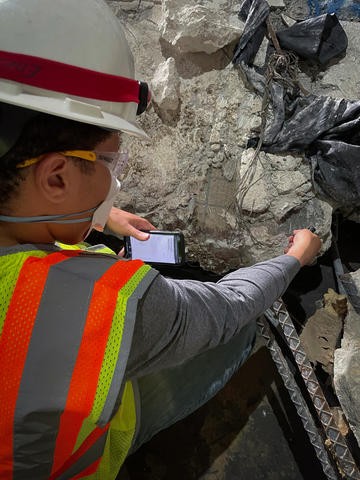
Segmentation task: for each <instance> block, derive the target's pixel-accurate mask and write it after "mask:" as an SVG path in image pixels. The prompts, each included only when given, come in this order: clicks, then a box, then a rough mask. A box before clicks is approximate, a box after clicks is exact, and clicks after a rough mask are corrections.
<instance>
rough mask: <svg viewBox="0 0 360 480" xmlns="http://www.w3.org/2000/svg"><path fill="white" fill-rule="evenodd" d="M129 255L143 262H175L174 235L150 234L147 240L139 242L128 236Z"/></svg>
mask: <svg viewBox="0 0 360 480" xmlns="http://www.w3.org/2000/svg"><path fill="white" fill-rule="evenodd" d="M130 244H131V257H132V258H133V259H136V258H139V259H140V260H143V261H144V262H154V263H177V256H176V249H175V239H174V235H152V234H150V238H149V240H146V241H145V242H140V241H139V240H136V239H135V238H133V237H131V238H130Z"/></svg>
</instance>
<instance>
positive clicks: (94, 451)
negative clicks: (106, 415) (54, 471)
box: [56, 430, 109, 480]
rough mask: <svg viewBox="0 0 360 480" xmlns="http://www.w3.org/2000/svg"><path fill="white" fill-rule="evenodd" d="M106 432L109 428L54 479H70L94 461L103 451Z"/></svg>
mask: <svg viewBox="0 0 360 480" xmlns="http://www.w3.org/2000/svg"><path fill="white" fill-rule="evenodd" d="M108 432H109V430H107V431H106V432H105V433H104V434H103V435H102V436H101V437H100V438H99V439H98V440H97V441H96V442H95V443H94V444H93V445H92V446H91V447H90V448H89V449H88V450H86V452H85V453H84V455H83V456H82V457H80V458H79V460H78V461H77V462H75V463H74V464H73V465H71V467H70V468H68V469H67V470H66V472H64V473H63V474H62V475H60V476H59V477H57V479H56V480H70V479H71V478H73V477H74V476H75V475H77V474H78V473H80V472H82V471H83V470H85V468H87V467H89V466H90V465H92V464H93V463H94V462H96V460H98V459H99V458H100V457H101V456H102V454H103V452H104V448H105V443H106V439H107V435H108Z"/></svg>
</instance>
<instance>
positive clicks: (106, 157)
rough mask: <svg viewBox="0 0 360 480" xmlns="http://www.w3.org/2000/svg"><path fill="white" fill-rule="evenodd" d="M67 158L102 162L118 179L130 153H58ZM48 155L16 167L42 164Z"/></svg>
mask: <svg viewBox="0 0 360 480" xmlns="http://www.w3.org/2000/svg"><path fill="white" fill-rule="evenodd" d="M58 153H60V154H61V155H64V156H65V157H75V158H81V159H83V160H88V161H89V162H96V161H99V162H102V163H104V164H105V165H106V166H107V167H108V169H109V170H110V172H111V173H112V174H113V175H114V176H115V177H118V176H119V175H120V174H121V172H122V171H123V170H124V168H125V167H126V164H127V162H128V159H129V154H128V152H98V151H96V150H66V151H65V152H58ZM45 155H48V154H47V153H44V154H42V155H39V156H38V157H34V158H29V159H27V160H24V161H23V162H21V163H18V164H17V165H16V168H25V167H30V166H31V165H34V164H35V163H38V162H41V160H42V159H43V158H44V157H45Z"/></svg>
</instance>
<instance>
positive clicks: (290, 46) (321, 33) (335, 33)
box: [276, 14, 348, 64]
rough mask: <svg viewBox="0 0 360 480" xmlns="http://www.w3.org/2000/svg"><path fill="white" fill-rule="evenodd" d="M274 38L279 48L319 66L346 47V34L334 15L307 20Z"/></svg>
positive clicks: (277, 34)
mask: <svg viewBox="0 0 360 480" xmlns="http://www.w3.org/2000/svg"><path fill="white" fill-rule="evenodd" d="M276 36H277V38H278V40H279V43H280V46H281V48H284V49H286V50H292V51H293V52H295V53H297V54H298V55H299V56H300V57H302V58H305V59H309V60H315V61H317V62H319V63H321V64H325V63H327V62H328V61H329V60H331V59H332V58H334V57H336V56H337V55H339V54H340V53H342V52H344V51H345V50H346V49H347V46H348V40H347V36H346V33H345V31H344V29H343V28H342V26H341V25H340V22H339V20H338V19H337V17H336V15H334V14H331V15H330V14H325V15H320V16H319V17H315V18H309V19H307V20H304V21H303V22H299V23H296V24H295V25H293V26H292V27H290V28H287V29H286V30H283V31H281V32H277V33H276Z"/></svg>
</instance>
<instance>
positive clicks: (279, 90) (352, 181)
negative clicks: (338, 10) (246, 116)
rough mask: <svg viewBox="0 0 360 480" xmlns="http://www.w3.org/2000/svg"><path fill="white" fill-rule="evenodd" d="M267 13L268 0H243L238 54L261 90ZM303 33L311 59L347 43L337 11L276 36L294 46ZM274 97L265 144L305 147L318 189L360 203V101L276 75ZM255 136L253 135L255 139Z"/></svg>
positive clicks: (273, 148) (342, 202)
mask: <svg viewBox="0 0 360 480" xmlns="http://www.w3.org/2000/svg"><path fill="white" fill-rule="evenodd" d="M268 14H269V7H268V5H267V3H266V2H265V0H245V1H244V3H243V4H242V7H241V10H240V12H239V18H240V19H241V20H243V21H245V27H244V33H243V35H242V37H241V39H240V41H239V44H238V46H237V49H236V52H235V55H234V58H233V63H234V64H235V65H238V66H239V67H240V68H241V69H242V70H243V72H244V73H245V75H246V77H247V80H248V82H249V83H250V84H251V85H252V87H253V88H254V89H255V90H256V91H257V92H258V93H259V94H260V95H263V93H264V87H265V75H264V72H263V71H262V70H261V69H259V68H258V67H254V66H253V65H252V60H253V58H254V57H255V55H256V52H257V50H258V49H259V47H260V45H261V42H262V40H263V38H264V35H265V33H266V23H265V22H266V18H267V16H268ZM294 32H295V34H294ZM300 34H301V35H302V37H303V38H307V40H306V42H302V45H300V46H299V48H300V49H302V51H301V52H300V51H298V54H299V55H301V56H302V57H303V58H305V57H306V58H309V59H311V60H312V61H313V60H314V59H315V60H318V61H319V62H324V61H328V60H329V59H330V58H333V57H334V56H336V55H339V54H340V53H341V52H343V51H344V50H345V49H346V46H347V38H346V34H345V32H344V31H343V29H342V27H341V25H340V24H339V22H338V20H337V19H336V17H335V16H334V15H328V14H327V15H322V16H321V17H317V18H315V19H309V20H305V21H304V22H301V23H299V24H297V25H294V26H293V27H291V28H289V29H286V30H284V31H282V32H281V33H279V34H277V37H278V40H279V41H280V44H281V46H282V48H284V49H285V45H287V46H291V47H292V49H294V48H295V44H296V43H297V42H296V40H295V39H296V38H300V36H301V35H300ZM296 36H297V37H296ZM298 43H299V44H300V43H301V42H298ZM311 43H312V44H313V48H312V47H311ZM306 52H307V53H306ZM270 101H271V106H272V119H271V122H269V126H268V127H267V129H266V131H265V135H264V141H263V146H262V150H264V151H266V152H270V153H285V152H293V153H296V154H299V153H305V156H306V158H307V159H308V161H309V162H310V163H311V168H312V174H313V181H314V185H315V188H316V190H317V192H318V193H319V194H321V195H325V196H326V197H327V198H329V199H331V200H332V201H333V202H335V205H336V206H339V207H346V208H350V209H351V208H355V207H358V206H360V133H359V131H360V128H359V127H360V102H358V101H350V100H347V99H343V98H331V97H327V96H316V95H313V94H309V95H305V94H303V93H302V92H301V91H300V90H299V89H297V90H296V89H294V88H288V87H284V86H283V85H281V84H279V83H276V82H275V81H274V82H272V84H271V90H270ZM256 141H257V139H252V143H251V141H250V145H251V144H252V145H254V144H255V143H256Z"/></svg>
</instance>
